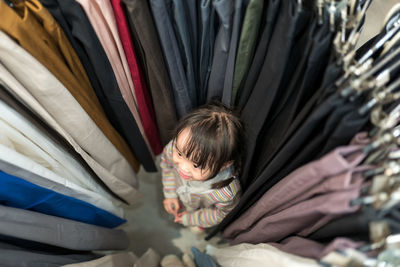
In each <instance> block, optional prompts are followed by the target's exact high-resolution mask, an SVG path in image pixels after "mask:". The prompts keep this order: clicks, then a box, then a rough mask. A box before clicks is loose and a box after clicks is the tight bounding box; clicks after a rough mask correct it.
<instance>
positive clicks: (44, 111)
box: [0, 31, 140, 203]
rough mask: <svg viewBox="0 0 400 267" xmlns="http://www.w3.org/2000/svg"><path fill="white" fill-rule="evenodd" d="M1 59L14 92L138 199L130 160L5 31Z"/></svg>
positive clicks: (120, 190) (116, 187)
mask: <svg viewBox="0 0 400 267" xmlns="http://www.w3.org/2000/svg"><path fill="white" fill-rule="evenodd" d="M0 62H1V63H2V64H3V66H2V70H1V71H0V80H2V81H3V83H4V84H5V85H6V87H7V88H8V89H9V90H10V91H11V93H12V94H14V95H16V96H17V98H19V99H21V100H23V102H24V103H25V104H26V105H27V106H29V107H30V108H31V109H32V110H34V111H35V113H37V114H38V115H39V116H40V117H41V118H42V120H43V121H45V122H47V123H48V124H49V125H50V127H52V128H53V129H55V130H56V131H57V132H59V133H60V135H61V136H63V137H64V138H65V139H66V140H67V142H69V143H70V144H71V145H72V146H73V148H74V149H75V150H76V151H77V152H78V153H79V154H80V155H81V156H82V157H83V159H84V160H85V161H86V162H87V163H88V165H89V166H90V167H91V168H92V169H93V171H94V172H95V173H96V174H97V175H98V176H99V178H100V179H101V180H102V181H103V182H104V183H105V184H106V186H108V187H109V189H110V190H111V191H113V192H114V193H115V194H117V195H118V196H120V197H121V198H123V199H124V200H125V201H127V202H128V203H134V202H136V201H137V200H138V197H139V195H140V194H139V192H138V191H137V190H136V188H135V187H136V186H137V180H136V176H135V173H134V171H133V169H132V168H131V166H130V165H129V163H128V162H127V161H126V160H125V158H124V157H123V156H122V155H121V154H120V153H119V151H118V150H117V149H116V148H115V147H114V146H113V145H112V144H111V142H110V141H109V140H108V139H107V138H106V137H105V136H104V134H103V133H102V132H101V131H100V129H99V128H98V127H97V126H96V125H95V124H94V123H93V121H92V120H91V119H90V118H89V117H88V116H87V114H86V113H85V112H84V110H83V109H82V108H81V107H80V105H79V104H78V103H77V102H76V101H75V100H74V98H73V97H72V96H71V95H70V94H69V92H68V91H67V90H66V89H65V88H64V87H63V86H62V84H61V83H60V82H59V81H58V80H57V79H55V77H54V76H53V75H52V74H51V73H50V72H49V71H48V70H47V69H46V68H44V67H43V66H42V65H41V64H40V63H39V62H38V61H37V60H35V59H34V58H33V57H32V56H30V55H29V54H28V53H27V52H26V51H25V50H23V49H22V48H21V47H19V46H18V45H17V44H16V43H15V42H14V41H12V40H11V39H10V38H9V37H8V36H7V35H6V34H4V33H3V32H1V31H0ZM8 71H9V72H8ZM10 72H11V73H12V74H11V73H10ZM13 76H15V78H16V79H14V78H13ZM17 80H18V81H17Z"/></svg>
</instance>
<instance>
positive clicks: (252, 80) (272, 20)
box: [236, 0, 281, 109]
mask: <svg viewBox="0 0 400 267" xmlns="http://www.w3.org/2000/svg"><path fill="white" fill-rule="evenodd" d="M280 5H281V0H271V1H268V4H267V5H266V6H267V7H266V9H267V11H266V14H265V22H264V23H265V25H264V27H263V31H262V34H261V37H260V41H259V42H258V44H257V49H256V52H255V54H254V59H253V62H252V63H251V66H250V69H249V72H248V74H247V77H246V79H245V82H244V84H243V86H241V87H239V89H238V92H237V97H236V104H237V106H238V107H239V109H242V108H243V107H244V106H245V104H246V102H247V100H248V99H249V96H250V94H251V92H252V90H253V88H254V86H255V84H256V82H257V79H258V76H259V74H260V72H261V68H262V66H263V63H264V59H265V56H266V54H267V51H268V47H269V43H270V41H271V36H272V33H273V31H274V28H275V25H276V20H277V18H278V14H279V12H280ZM260 28H261V27H260Z"/></svg>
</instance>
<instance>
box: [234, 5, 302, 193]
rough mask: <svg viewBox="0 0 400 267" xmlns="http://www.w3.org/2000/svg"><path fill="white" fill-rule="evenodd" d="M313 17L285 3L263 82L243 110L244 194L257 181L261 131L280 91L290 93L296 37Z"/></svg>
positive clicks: (266, 60) (266, 63) (268, 53)
mask: <svg viewBox="0 0 400 267" xmlns="http://www.w3.org/2000/svg"><path fill="white" fill-rule="evenodd" d="M309 15H310V14H309V12H308V11H306V10H305V9H302V10H301V11H298V10H297V6H296V4H295V3H294V2H293V1H284V2H283V3H282V7H281V12H280V14H279V17H278V20H277V23H276V27H275V29H274V33H273V35H272V38H271V42H270V44H269V49H268V52H267V55H266V57H265V61H264V64H263V66H262V69H261V72H260V75H259V78H258V80H257V83H256V85H255V87H254V89H253V91H252V93H251V95H250V97H249V100H248V101H247V103H246V105H245V106H244V108H243V110H242V120H243V121H244V122H245V123H246V134H247V143H246V150H247V151H246V157H245V164H244V168H243V172H242V174H241V176H240V178H241V180H240V181H241V184H242V187H243V188H244V190H246V188H247V187H248V186H249V184H250V182H251V181H252V180H253V177H250V176H249V171H250V169H251V163H252V162H253V159H254V158H253V154H254V150H255V148H256V146H257V142H258V140H259V139H260V132H261V129H262V127H263V125H264V124H268V122H269V121H268V118H269V115H270V113H271V110H272V109H273V105H274V102H275V101H276V99H278V98H279V97H278V96H279V90H280V89H281V91H282V90H285V89H286V88H284V85H285V84H286V81H285V80H284V79H283V78H284V77H285V74H286V72H291V71H289V69H291V70H293V69H292V67H290V66H291V65H292V63H291V62H289V55H290V52H291V51H292V49H293V47H294V45H295V41H296V37H297V36H299V35H302V32H303V31H304V28H305V26H306V25H307V20H308V17H309ZM294 64H295V63H294ZM286 76H288V75H286ZM281 86H282V87H281Z"/></svg>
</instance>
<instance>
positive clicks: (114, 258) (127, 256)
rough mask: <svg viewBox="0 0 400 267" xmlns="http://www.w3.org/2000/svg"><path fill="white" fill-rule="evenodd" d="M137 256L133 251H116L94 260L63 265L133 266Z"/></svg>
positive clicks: (89, 266) (81, 266) (70, 266)
mask: <svg viewBox="0 0 400 267" xmlns="http://www.w3.org/2000/svg"><path fill="white" fill-rule="evenodd" d="M136 261H137V257H136V255H135V254H133V253H132V252H124V253H115V254H111V255H107V256H104V257H101V258H99V259H97V260H93V261H85V262H80V263H75V264H67V265H63V266H62V267H132V266H133V264H134V263H135V262H136Z"/></svg>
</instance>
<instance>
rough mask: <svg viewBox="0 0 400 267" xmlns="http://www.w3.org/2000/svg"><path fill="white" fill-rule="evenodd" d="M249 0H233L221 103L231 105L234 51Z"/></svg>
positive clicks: (235, 50) (237, 43)
mask: <svg viewBox="0 0 400 267" xmlns="http://www.w3.org/2000/svg"><path fill="white" fill-rule="evenodd" d="M248 2H249V0H235V12H234V14H233V25H232V36H231V41H230V44H229V53H228V60H227V63H226V72H225V80H224V88H223V92H222V103H224V104H225V105H226V106H227V107H231V98H232V87H233V86H232V85H233V74H234V72H235V61H236V52H237V48H238V45H239V39H240V32H241V28H242V23H243V16H244V12H245V11H246V8H247V5H248Z"/></svg>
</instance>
